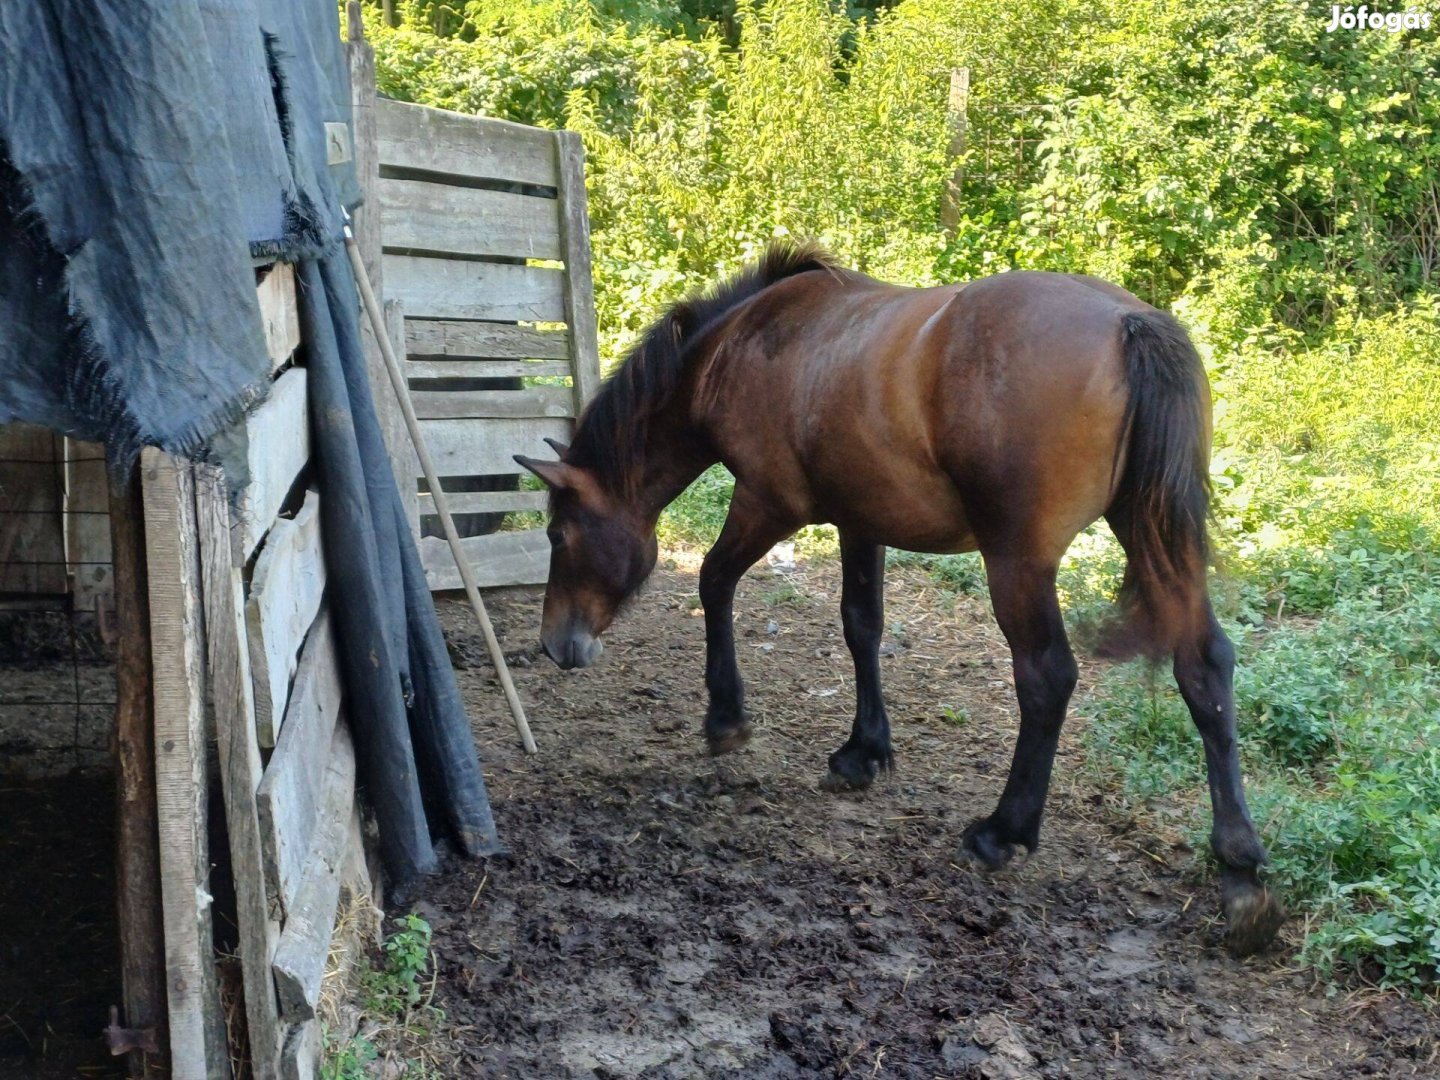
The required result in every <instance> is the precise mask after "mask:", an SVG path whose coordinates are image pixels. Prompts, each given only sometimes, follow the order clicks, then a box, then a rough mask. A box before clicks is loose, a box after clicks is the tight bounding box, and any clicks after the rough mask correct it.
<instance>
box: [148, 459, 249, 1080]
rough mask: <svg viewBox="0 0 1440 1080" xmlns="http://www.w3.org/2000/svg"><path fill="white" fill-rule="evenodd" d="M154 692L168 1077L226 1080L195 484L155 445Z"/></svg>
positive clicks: (151, 526)
mask: <svg viewBox="0 0 1440 1080" xmlns="http://www.w3.org/2000/svg"><path fill="white" fill-rule="evenodd" d="M140 472H141V478H142V484H143V488H142V491H143V500H144V505H145V548H146V555H147V563H148V566H147V576H148V583H147V584H148V588H149V600H150V646H151V655H150V664H151V671H152V678H153V685H154V695H155V696H154V712H155V788H156V806H157V809H158V819H157V826H158V829H159V836H160V897H161V913H162V917H163V920H164V925H165V971H166V987H167V991H168V997H169V1016H170V1068H171V1075H172V1076H175V1077H184V1078H196V1080H198V1078H200V1077H210V1076H219V1075H228V1069H229V1053H228V1049H227V1047H226V1043H225V1024H224V1018H223V1014H222V1013H221V1011H220V998H219V993H218V990H217V987H216V983H215V964H214V958H213V950H214V940H215V939H214V936H213V933H212V929H211V919H210V906H211V898H210V893H209V880H210V853H209V849H208V842H207V839H206V836H207V834H206V807H207V805H208V800H207V793H206V772H205V748H206V732H205V681H204V680H205V672H204V668H205V662H204V655H205V654H204V650H205V631H204V626H203V612H202V610H201V602H200V597H201V584H200V550H199V534H198V532H197V528H196V519H195V489H194V477H193V473H192V471H191V466H190V465H189V463H188V462H187V463H184V464H180V463H177V462H176V460H175V459H173V458H171V457H170V456H169V455H167V454H164V453H162V452H160V451H158V450H155V449H153V448H147V449H146V450H144V451H143V452H142V454H141V457H140Z"/></svg>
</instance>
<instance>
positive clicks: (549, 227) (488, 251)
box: [380, 177, 560, 259]
mask: <svg viewBox="0 0 1440 1080" xmlns="http://www.w3.org/2000/svg"><path fill="white" fill-rule="evenodd" d="M380 211H381V213H382V214H383V215H384V218H385V250H387V251H394V250H397V249H402V250H417V251H443V252H446V253H447V254H452V255H486V256H502V257H509V258H519V259H558V258H560V214H559V203H558V202H557V201H556V200H555V199H547V198H542V197H538V196H535V195H520V194H516V193H515V192H511V191H491V190H489V189H488V188H475V187H455V186H452V185H450V184H432V183H429V182H427V181H424V180H392V179H386V178H384V177H381V179H380Z"/></svg>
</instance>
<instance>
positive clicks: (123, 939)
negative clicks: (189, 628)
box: [110, 468, 170, 1076]
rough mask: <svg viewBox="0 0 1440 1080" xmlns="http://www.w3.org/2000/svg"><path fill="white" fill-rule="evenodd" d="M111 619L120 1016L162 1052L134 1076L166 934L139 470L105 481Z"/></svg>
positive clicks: (154, 1003) (161, 1027)
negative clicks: (146, 1047) (151, 1050)
mask: <svg viewBox="0 0 1440 1080" xmlns="http://www.w3.org/2000/svg"><path fill="white" fill-rule="evenodd" d="M110 538H111V551H112V553H113V558H114V586H115V623H116V630H117V634H118V639H117V645H116V655H115V741H114V752H115V897H116V904H117V906H118V909H119V924H120V986H121V990H120V997H121V1002H122V1004H123V1006H124V1016H123V1018H122V1019H121V1024H122V1026H124V1027H125V1028H129V1029H133V1030H136V1031H143V1030H146V1029H151V1030H153V1031H154V1033H155V1045H157V1046H159V1047H161V1048H162V1049H161V1051H160V1052H159V1053H155V1054H146V1053H145V1052H144V1051H142V1050H132V1051H131V1052H130V1055H129V1066H130V1075H131V1076H149V1075H154V1074H155V1073H164V1072H165V1071H166V1068H167V1062H168V1060H169V1054H168V1052H167V1050H166V1049H165V1048H168V1047H169V1045H170V1039H169V1035H168V1031H167V1023H166V1012H165V933H164V929H163V927H162V924H161V919H160V834H159V831H158V828H157V825H156V802H155V742H154V735H153V725H152V715H151V713H152V709H151V691H150V600H149V592H148V585H147V583H146V577H145V517H144V508H143V506H142V504H141V498H140V472H139V469H138V468H132V469H131V470H130V474H129V477H128V479H126V480H125V482H124V483H123V484H115V485H114V486H112V487H111V489H110Z"/></svg>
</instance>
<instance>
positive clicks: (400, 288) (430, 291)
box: [384, 255, 565, 322]
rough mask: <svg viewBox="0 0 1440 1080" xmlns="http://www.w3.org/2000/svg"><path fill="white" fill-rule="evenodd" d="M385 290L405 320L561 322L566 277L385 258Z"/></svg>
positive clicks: (537, 269) (527, 269)
mask: <svg viewBox="0 0 1440 1080" xmlns="http://www.w3.org/2000/svg"><path fill="white" fill-rule="evenodd" d="M384 263H385V290H386V297H387V299H390V300H399V301H400V302H401V303H403V304H404V305H405V317H406V318H407V319H494V320H497V321H500V322H563V321H564V320H565V274H564V271H561V270H552V269H549V268H548V267H542V266H520V265H518V264H511V263H489V262H474V261H472V260H469V259H430V258H424V257H421V256H415V255H386V256H385V259H384Z"/></svg>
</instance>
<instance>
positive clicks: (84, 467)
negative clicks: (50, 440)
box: [65, 438, 115, 611]
mask: <svg viewBox="0 0 1440 1080" xmlns="http://www.w3.org/2000/svg"><path fill="white" fill-rule="evenodd" d="M65 550H66V559H67V561H68V562H69V564H70V567H69V569H70V590H71V595H72V596H74V598H75V607H76V609H77V610H80V611H94V610H95V609H96V604H97V603H99V604H101V605H102V606H104V607H105V608H107V609H108V608H109V607H111V606H112V604H113V594H114V590H115V583H114V578H113V569H112V566H111V562H112V559H111V553H110V480H109V477H108V475H107V474H106V469H105V448H104V447H103V446H101V445H100V444H99V443H88V442H79V441H78V440H75V439H69V438H67V439H66V440H65Z"/></svg>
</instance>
